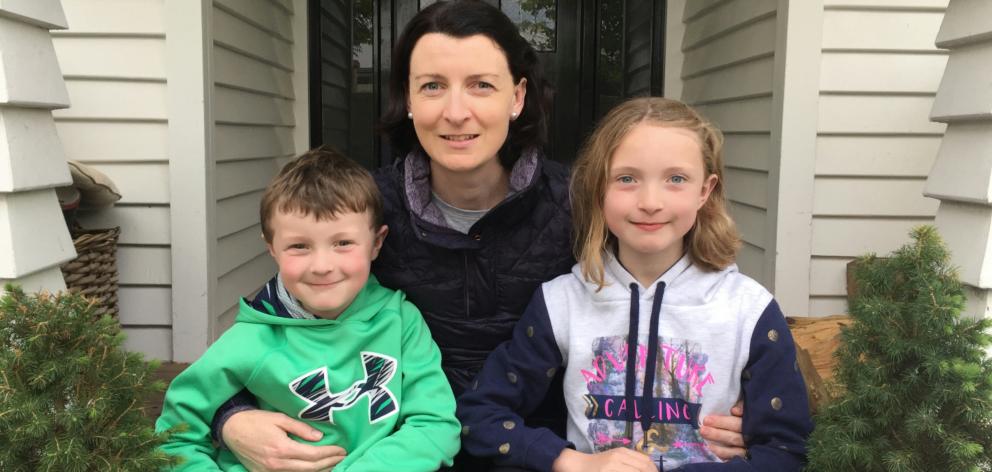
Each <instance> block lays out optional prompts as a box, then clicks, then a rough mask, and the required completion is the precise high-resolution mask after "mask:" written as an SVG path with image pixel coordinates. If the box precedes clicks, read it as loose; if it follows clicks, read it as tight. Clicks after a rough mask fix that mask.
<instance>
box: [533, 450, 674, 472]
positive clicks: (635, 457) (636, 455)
mask: <svg viewBox="0 0 992 472" xmlns="http://www.w3.org/2000/svg"><path fill="white" fill-rule="evenodd" d="M551 470H552V471H553V472H658V466H657V465H656V464H655V463H654V462H652V461H651V458H650V457H649V456H647V455H646V454H643V453H640V452H637V451H634V450H631V449H624V448H616V449H610V450H609V451H606V452H600V453H597V454H586V453H583V452H579V451H576V450H574V449H564V450H562V451H561V455H559V456H558V458H557V459H555V462H554V464H552V465H551Z"/></svg>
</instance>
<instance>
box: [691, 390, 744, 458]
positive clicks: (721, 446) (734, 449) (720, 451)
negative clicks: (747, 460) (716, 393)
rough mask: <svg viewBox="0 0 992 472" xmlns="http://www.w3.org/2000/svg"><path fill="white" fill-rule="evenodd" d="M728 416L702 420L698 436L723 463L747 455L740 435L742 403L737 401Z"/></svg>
mask: <svg viewBox="0 0 992 472" xmlns="http://www.w3.org/2000/svg"><path fill="white" fill-rule="evenodd" d="M730 414H731V415H732V416H718V415H709V416H707V417H706V418H705V419H703V426H702V427H701V428H699V434H700V435H702V436H703V439H705V440H706V442H707V445H708V446H709V448H710V451H713V453H714V454H716V456H717V457H719V458H720V459H722V460H725V461H728V460H730V459H733V458H734V457H736V456H740V457H744V455H745V454H746V453H747V449H746V448H745V444H744V436H743V434H741V430H742V425H741V423H742V421H741V417H742V416H744V403H743V402H742V401H738V402H737V404H736V405H734V407H733V408H731V409H730Z"/></svg>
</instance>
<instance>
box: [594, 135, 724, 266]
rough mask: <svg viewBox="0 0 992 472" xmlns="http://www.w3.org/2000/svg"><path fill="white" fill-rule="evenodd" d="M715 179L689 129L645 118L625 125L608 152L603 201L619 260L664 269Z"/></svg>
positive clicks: (680, 248)
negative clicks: (620, 137) (630, 126)
mask: <svg viewBox="0 0 992 472" xmlns="http://www.w3.org/2000/svg"><path fill="white" fill-rule="evenodd" d="M716 181H717V176H716V175H709V176H707V175H706V170H705V167H704V166H703V153H702V150H701V148H700V143H699V138H697V136H696V134H695V133H694V132H692V131H690V130H686V129H682V128H671V127H664V126H658V125H652V124H646V123H641V124H638V125H637V126H635V127H634V128H633V129H632V130H630V132H629V133H627V136H625V137H624V138H623V140H622V141H621V142H620V146H618V147H617V150H616V152H614V153H613V156H612V159H611V161H610V167H609V178H608V181H607V184H606V196H605V198H604V201H603V213H604V217H605V219H606V225H607V227H608V228H609V229H610V232H611V233H613V235H614V236H616V238H617V244H618V250H619V257H620V260H621V261H622V262H623V263H624V265H625V266H626V267H627V268H628V269H632V267H631V266H632V265H634V266H637V267H653V268H656V269H657V270H660V271H664V270H667V269H668V267H671V266H672V265H673V264H674V263H675V262H676V261H678V259H679V258H681V257H682V254H683V252H684V248H683V243H682V238H683V236H685V235H686V233H688V232H689V230H690V229H692V226H693V223H695V221H696V213H697V212H698V211H699V209H700V208H702V206H703V204H704V203H706V199H707V198H709V195H710V192H711V191H712V190H713V187H714V186H715V185H716ZM659 274H660V272H659Z"/></svg>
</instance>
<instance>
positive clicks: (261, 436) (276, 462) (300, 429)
mask: <svg viewBox="0 0 992 472" xmlns="http://www.w3.org/2000/svg"><path fill="white" fill-rule="evenodd" d="M288 434H292V435H295V436H298V437H300V438H301V439H304V440H306V441H317V440H319V439H320V438H321V436H322V434H321V433H320V431H317V430H316V429H313V428H311V427H310V426H309V425H307V424H306V423H303V422H301V421H297V420H294V419H292V418H290V417H288V416H286V415H284V414H282V413H276V412H272V411H264V410H247V411H242V412H239V413H235V414H234V415H233V416H231V417H230V418H229V419H228V420H227V422H226V423H224V429H223V430H222V431H221V435H222V436H223V437H224V443H225V444H227V447H228V448H230V449H231V452H233V453H234V455H235V456H237V458H238V460H239V461H241V464H242V465H244V466H245V467H247V468H248V470H250V471H252V472H256V471H258V472H275V471H293V472H300V471H302V472H318V471H326V470H331V469H332V468H333V467H334V466H335V465H337V463H338V462H341V461H342V460H344V456H345V450H344V449H342V448H340V447H338V446H313V445H310V444H303V443H300V442H297V441H294V440H292V439H290V438H289V436H287V435H288Z"/></svg>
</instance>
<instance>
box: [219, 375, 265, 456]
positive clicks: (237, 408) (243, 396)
mask: <svg viewBox="0 0 992 472" xmlns="http://www.w3.org/2000/svg"><path fill="white" fill-rule="evenodd" d="M255 409H258V403H257V400H256V399H255V395H252V394H251V392H249V391H248V389H247V388H246V389H244V390H242V391H240V392H238V393H237V394H236V395H234V396H233V397H231V398H230V399H228V400H227V401H226V402H224V404H223V405H221V406H220V408H218V409H217V412H216V413H214V419H213V421H211V422H210V434H211V436H213V438H214V440H215V441H217V443H218V444H220V445H221V447H227V445H226V444H224V438H223V436H222V435H221V432H222V431H224V425H225V424H227V420H229V419H231V417H232V416H234V414H235V413H240V412H242V411H246V410H255Z"/></svg>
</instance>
